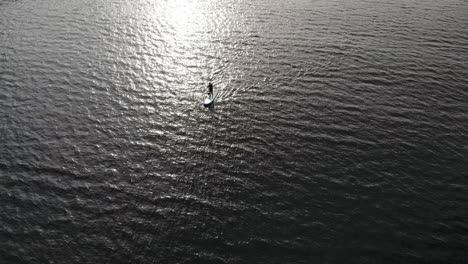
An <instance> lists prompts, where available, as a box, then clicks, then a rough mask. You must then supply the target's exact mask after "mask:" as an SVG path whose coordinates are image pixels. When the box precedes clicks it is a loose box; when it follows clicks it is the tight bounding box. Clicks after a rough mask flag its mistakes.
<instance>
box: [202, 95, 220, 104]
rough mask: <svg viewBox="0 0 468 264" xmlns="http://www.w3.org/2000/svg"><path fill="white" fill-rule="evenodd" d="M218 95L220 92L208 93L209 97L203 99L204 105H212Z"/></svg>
mask: <svg viewBox="0 0 468 264" xmlns="http://www.w3.org/2000/svg"><path fill="white" fill-rule="evenodd" d="M217 96H218V93H216V94H210V95H208V97H206V98H205V101H203V105H204V106H205V107H208V106H212V105H213V104H214V101H215V99H216V97H217Z"/></svg>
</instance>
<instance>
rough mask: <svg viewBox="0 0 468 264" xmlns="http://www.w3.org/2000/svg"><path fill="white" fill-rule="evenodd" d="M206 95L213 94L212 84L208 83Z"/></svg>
mask: <svg viewBox="0 0 468 264" xmlns="http://www.w3.org/2000/svg"><path fill="white" fill-rule="evenodd" d="M208 95H209V96H213V84H211V83H208Z"/></svg>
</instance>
